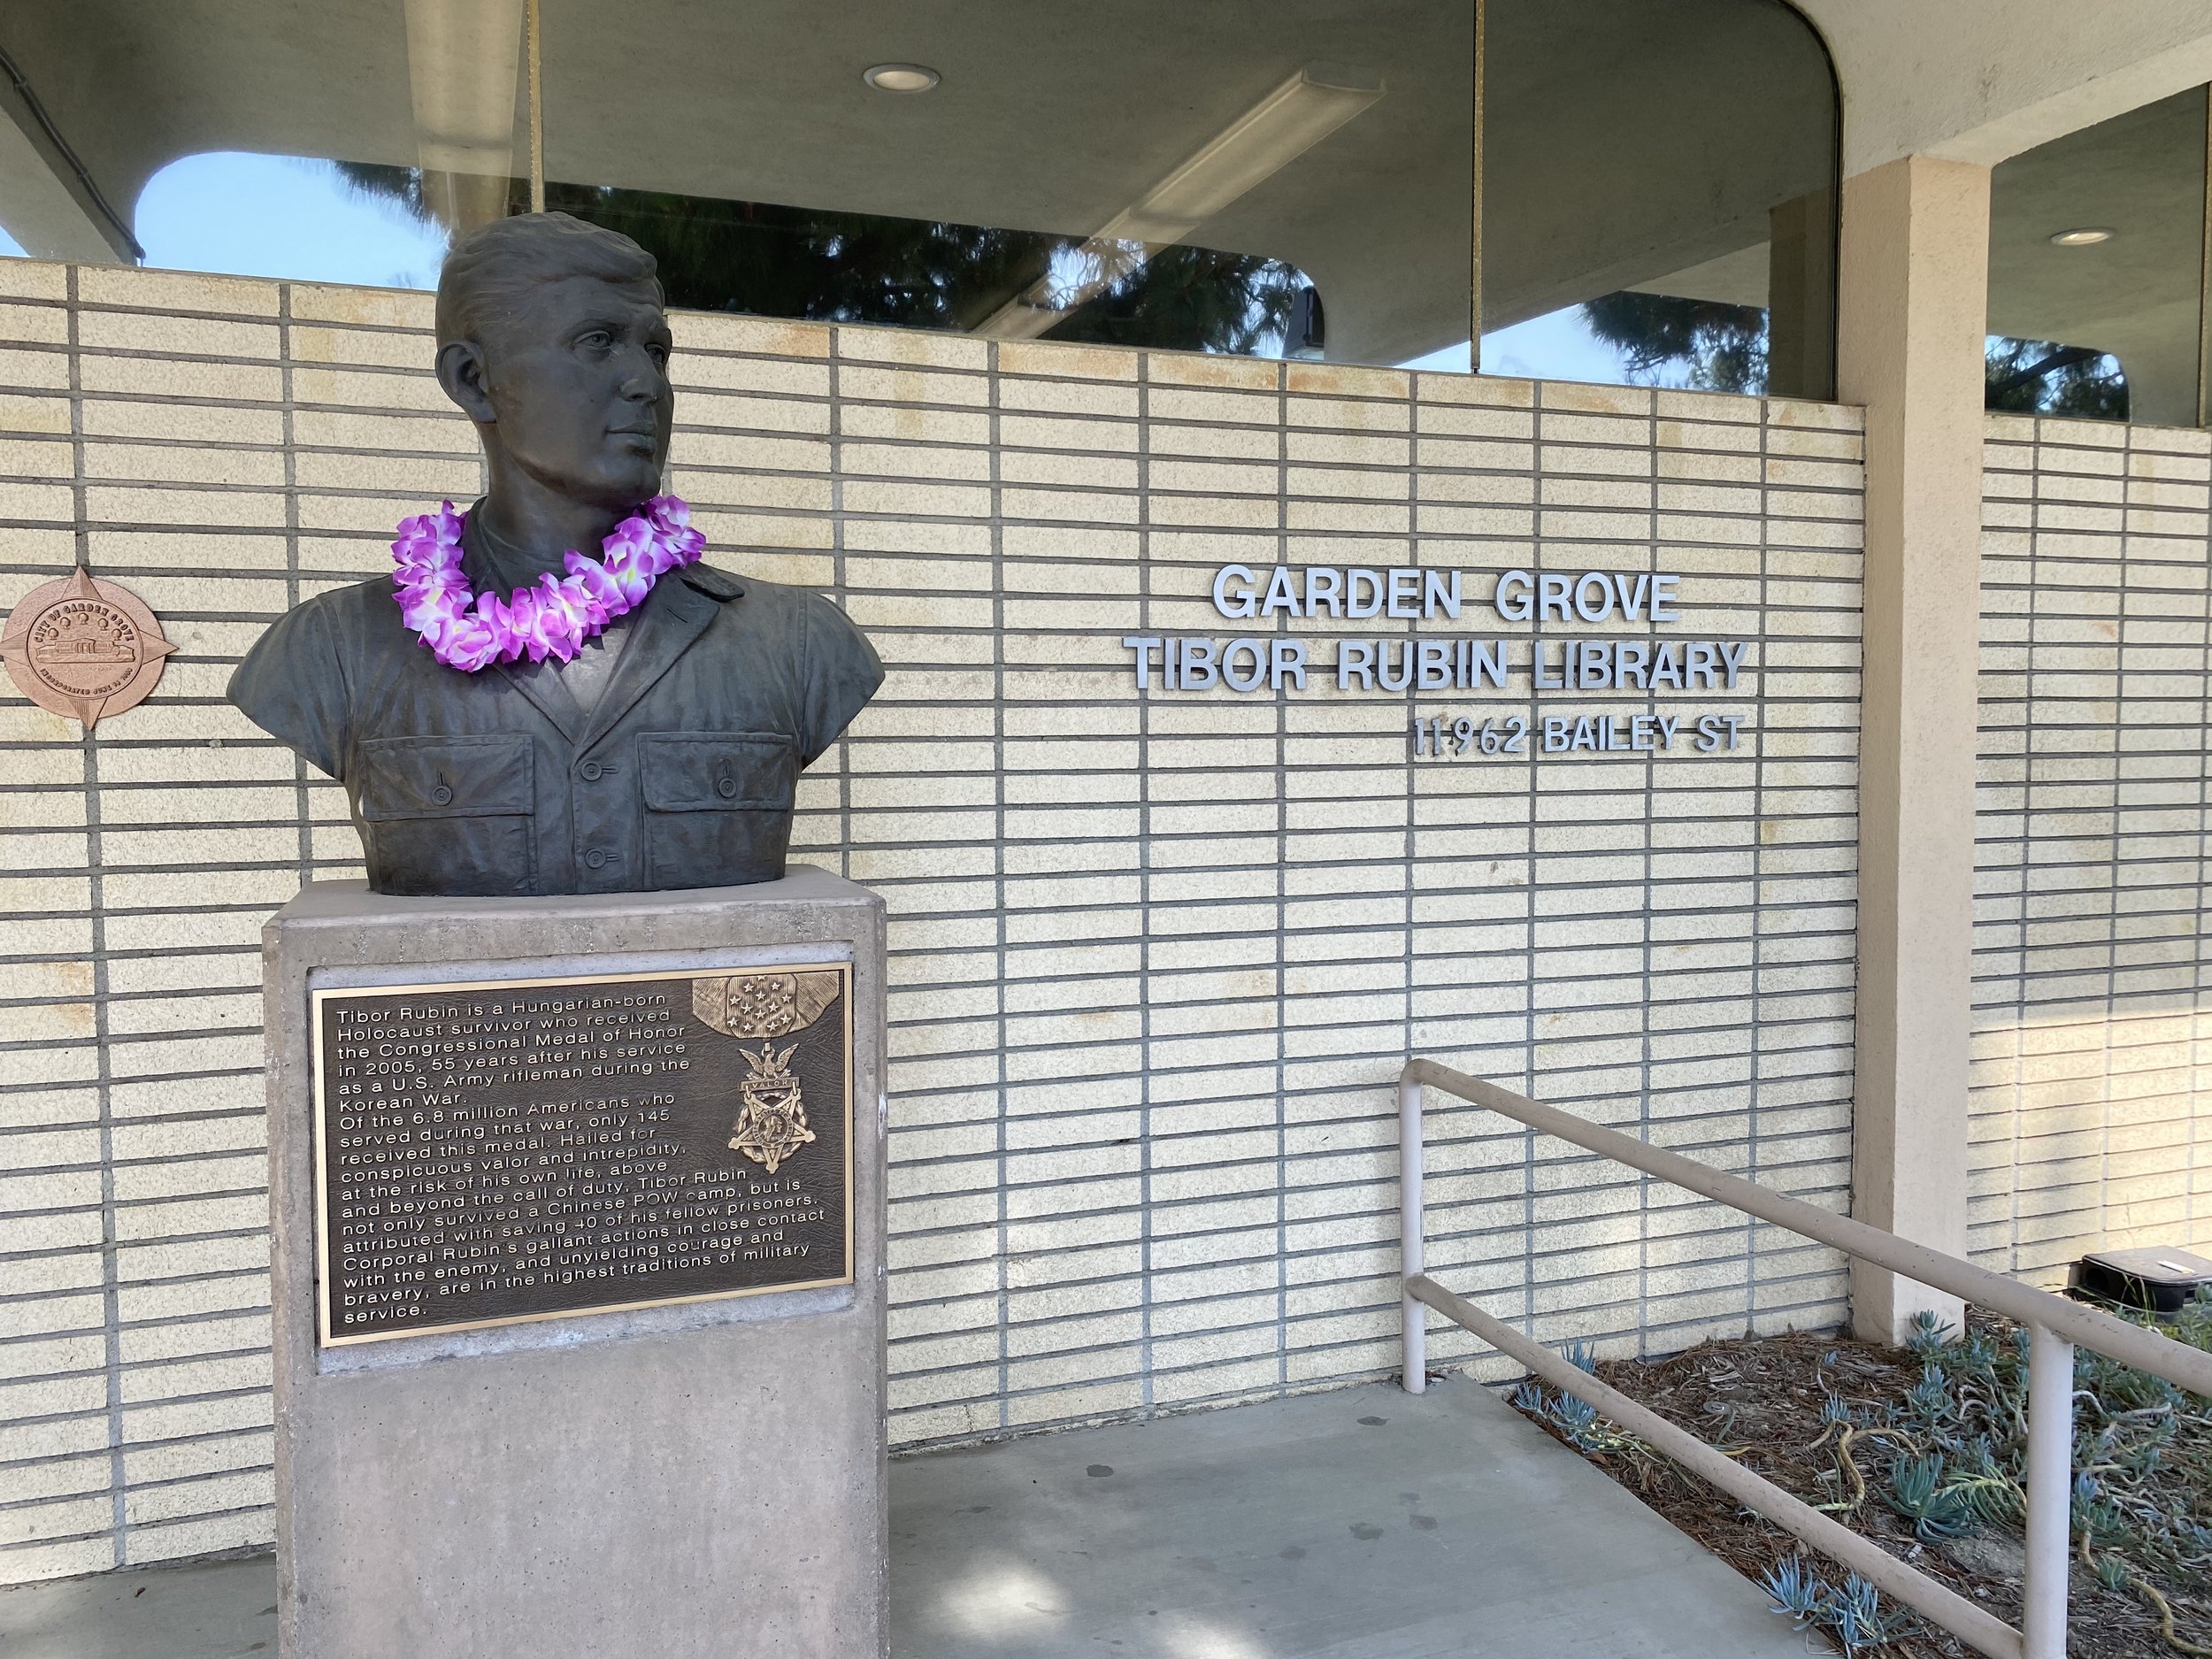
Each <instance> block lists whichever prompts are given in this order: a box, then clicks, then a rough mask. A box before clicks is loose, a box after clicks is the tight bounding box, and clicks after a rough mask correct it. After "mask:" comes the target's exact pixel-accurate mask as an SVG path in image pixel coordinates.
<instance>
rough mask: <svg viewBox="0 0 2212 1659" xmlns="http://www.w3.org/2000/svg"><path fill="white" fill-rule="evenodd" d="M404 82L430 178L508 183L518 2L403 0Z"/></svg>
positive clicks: (519, 27) (518, 56)
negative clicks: (481, 177) (478, 177)
mask: <svg viewBox="0 0 2212 1659" xmlns="http://www.w3.org/2000/svg"><path fill="white" fill-rule="evenodd" d="M405 15H406V19H407V81H408V87H409V89H410V91H411V93H412V94H413V96H414V105H415V141H416V144H417V146H418V153H419V157H420V161H421V165H422V167H423V169H424V170H425V171H426V172H429V173H476V174H485V175H489V176H492V177H495V178H497V179H498V180H500V191H501V194H502V195H504V194H505V191H506V179H507V175H508V173H509V172H510V171H511V168H512V166H513V162H514V129H515V104H516V101H517V97H518V81H517V74H518V71H519V68H520V65H521V57H522V0H407V3H406V13H405Z"/></svg>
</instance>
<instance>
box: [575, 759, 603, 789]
mask: <svg viewBox="0 0 2212 1659" xmlns="http://www.w3.org/2000/svg"><path fill="white" fill-rule="evenodd" d="M576 770H577V771H578V772H581V773H582V774H583V776H584V781H585V782H586V783H597V782H598V781H599V772H600V766H599V763H598V762H597V761H595V760H588V761H586V762H585V763H584V764H582V765H580V766H579V767H578V768H577V769H576Z"/></svg>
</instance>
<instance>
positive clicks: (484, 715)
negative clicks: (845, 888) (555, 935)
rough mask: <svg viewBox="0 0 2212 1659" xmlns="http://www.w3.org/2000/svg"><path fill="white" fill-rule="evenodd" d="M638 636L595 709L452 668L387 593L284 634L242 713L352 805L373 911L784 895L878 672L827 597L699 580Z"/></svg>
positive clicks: (681, 583) (535, 675)
mask: <svg viewBox="0 0 2212 1659" xmlns="http://www.w3.org/2000/svg"><path fill="white" fill-rule="evenodd" d="M624 626H625V627H626V631H627V636H626V639H625V640H624V641H623V642H622V648H621V651H620V654H619V655H618V657H617V658H616V660H615V663H614V667H613V672H612V677H611V679H610V680H608V681H607V682H606V685H605V688H604V690H603V692H602V693H601V695H599V697H598V699H597V701H596V702H595V703H594V704H593V705H592V706H591V707H590V708H589V710H585V709H584V708H583V707H581V706H580V704H579V703H578V702H577V700H576V699H575V698H574V697H573V696H572V695H569V693H568V692H567V691H566V690H565V688H564V687H561V686H560V685H559V684H558V683H557V680H555V679H554V675H553V671H552V668H551V665H550V664H546V665H541V666H538V667H535V668H534V667H533V666H532V665H530V664H514V665H511V666H509V665H497V664H495V665H494V666H492V667H489V668H486V669H483V670H480V672H476V673H473V674H465V673H462V672H459V671H457V670H456V669H451V668H448V667H446V666H445V665H444V664H442V663H440V662H439V661H438V660H437V659H436V658H435V657H433V656H432V655H431V654H430V652H429V651H428V649H426V648H425V647H424V646H423V644H422V642H421V641H419V640H418V639H417V638H416V637H415V635H414V634H412V633H411V632H410V631H409V630H408V628H407V627H406V626H405V625H404V624H403V622H402V621H401V619H400V613H399V607H398V605H397V604H396V603H394V601H393V597H392V584H391V582H390V580H388V579H387V578H381V577H380V578H378V579H377V580H373V581H366V582H362V583H360V584H359V585H357V586H356V587H351V588H341V589H338V590H337V591H335V592H333V593H327V594H324V595H319V597H317V598H314V599H311V600H309V601H308V602H307V603H305V604H303V605H301V606H300V607H299V608H298V609H296V610H295V611H291V612H290V613H289V614H288V615H287V616H285V617H284V618H282V619H281V620H280V621H279V622H278V623H277V624H276V626H273V627H272V628H271V629H270V630H269V631H268V632H267V633H266V634H264V635H263V636H262V638H261V639H260V641H258V642H257V644H256V645H255V646H254V648H253V649H252V650H251V651H250V652H248V653H247V656H246V659H245V661H244V662H242V664H239V667H238V671H237V672H236V673H235V674H234V675H233V676H232V679H231V682H230V700H231V701H232V702H233V703H235V704H236V705H237V706H238V707H239V708H240V709H241V710H243V711H244V712H245V713H246V715H247V716H248V717H249V718H251V719H252V720H253V722H254V723H255V724H256V725H257V726H260V727H261V728H262V729H263V730H265V731H266V732H268V733H271V734H272V735H273V736H275V737H278V738H281V739H282V740H283V741H285V742H287V743H288V744H290V745H291V746H292V747H293V748H294V749H297V750H298V751H299V752H300V753H301V754H302V755H303V756H304V757H306V758H307V759H308V760H309V761H311V762H312V763H313V764H315V765H317V766H319V767H320V768H321V769H322V770H323V771H325V772H328V773H330V774H331V775H332V776H333V777H334V778H336V779H337V780H339V782H341V783H342V784H343V785H344V786H345V789H346V796H347V799H348V800H349V802H350V803H352V808H353V821H354V824H355V826H356V827H357V828H358V829H359V830H360V832H361V843H362V846H363V848H364V849H365V852H366V855H367V859H368V870H369V886H370V887H371V888H372V889H373V890H374V891H376V892H378V893H394V894H447V895H497V894H563V893H626V892H634V891H641V890H647V889H653V888H663V887H724V886H736V885H739V884H742V883H747V882H754V881H772V880H774V879H777V878H778V877H780V876H781V875H782V874H783V869H784V855H785V851H786V849H787V848H788V846H789V844H790V840H791V811H792V804H793V797H794V794H795V788H796V784H797V780H798V775H799V772H800V771H801V770H802V769H803V768H804V767H805V766H807V765H809V764H811V763H812V762H813V761H814V759H815V758H816V757H818V756H819V755H821V754H822V753H823V752H824V751H825V750H826V749H828V748H829V746H830V744H831V743H832V742H833V741H835V740H836V737H837V734H838V733H840V732H841V731H843V730H844V729H845V726H846V724H847V723H848V722H849V721H850V720H851V718H853V716H854V715H856V714H857V713H858V712H859V711H860V709H861V705H862V704H864V703H866V702H867V701H868V699H869V697H870V696H871V695H873V693H874V692H875V689H876V687H878V686H879V685H880V684H881V683H882V680H883V666H882V664H880V663H879V662H878V660H877V658H876V654H875V652H874V651H873V650H872V649H871V648H870V646H869V644H868V641H866V639H865V638H864V637H863V636H862V634H860V631H859V630H858V629H857V628H856V627H854V626H853V625H852V624H851V623H850V622H849V621H848V620H847V619H846V617H845V614H844V612H842V611H840V610H838V608H837V607H836V606H835V605H833V604H832V603H830V602H829V601H828V600H826V599H825V598H823V597H821V596H820V595H817V594H812V593H809V592H807V591H805V590H804V589H802V588H786V587H782V586H780V585H779V584H777V583H774V582H764V581H756V580H752V579H751V578H749V577H748V578H746V579H744V580H740V579H738V578H737V577H734V576H731V575H728V574H727V573H726V572H721V571H718V570H714V569H711V568H710V567H708V566H706V565H692V566H690V567H689V568H688V569H686V570H683V571H680V572H671V573H670V574H668V575H666V576H664V577H663V578H662V579H661V580H660V581H659V582H658V583H657V584H656V586H655V587H654V588H653V591H652V592H651V593H650V594H649V595H648V596H647V598H646V600H645V603H643V604H642V605H641V606H640V607H639V608H638V609H637V610H636V611H633V612H632V613H631V615H630V617H629V618H627V619H626V623H625V624H624Z"/></svg>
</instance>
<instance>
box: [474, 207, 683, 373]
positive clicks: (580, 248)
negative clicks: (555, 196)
mask: <svg viewBox="0 0 2212 1659" xmlns="http://www.w3.org/2000/svg"><path fill="white" fill-rule="evenodd" d="M657 269H658V265H657V262H656V261H655V260H654V258H653V256H652V255H651V254H649V253H648V252H646V251H645V250H644V249H642V248H641V247H639V246H638V245H637V243H635V242H632V241H631V240H630V239H629V238H628V237H627V236H625V235H624V234H622V233H621V232H619V231H613V230H608V229H606V228H604V227H602V226H598V225H588V224H586V223H585V222H584V221H583V220H582V219H576V218H573V217H572V216H571V215H569V214H566V213H518V214H515V215H513V216H511V217H510V218H507V219H493V220H492V221H491V222H490V223H489V224H487V225H479V226H478V227H476V228H475V229H474V230H472V231H470V232H468V233H467V234H465V235H464V236H462V237H461V239H460V240H459V241H457V242H455V243H454V244H453V249H452V251H451V252H449V253H448V254H447V255H446V257H445V264H444V265H442V266H441V267H440V269H439V272H438V312H437V329H438V343H439V344H440V345H441V346H442V345H444V344H446V343H447V342H449V341H454V340H474V341H477V342H482V340H483V338H484V335H485V334H486V332H487V331H488V327H489V326H495V325H496V324H497V323H498V322H500V321H501V320H502V319H503V317H504V316H506V315H508V314H511V312H512V311H514V310H515V309H516V308H517V306H518V303H519V302H520V301H521V300H522V297H523V296H525V295H526V293H527V292H528V291H529V290H530V289H531V288H535V287H536V286H537V285H538V284H540V283H541V282H557V281H559V280H561V279H562V278H563V277H572V276H592V277H598V278H599V279H601V280H603V281H607V282H650V283H652V284H653V285H654V287H655V288H658V287H659V286H660V281H659V279H658V278H657V276H656V275H655V274H654V273H655V272H656V271H657Z"/></svg>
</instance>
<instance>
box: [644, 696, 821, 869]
mask: <svg viewBox="0 0 2212 1659" xmlns="http://www.w3.org/2000/svg"><path fill="white" fill-rule="evenodd" d="M638 771H639V772H640V774H641V780H642V782H643V785H644V792H645V848H646V878H647V879H648V880H649V881H650V882H651V884H652V885H653V886H654V887H741V886H743V885H745V884H747V883H749V882H754V881H773V880H775V879H777V878H778V877H780V876H781V875H782V874H783V859H784V853H785V851H786V850H787V849H788V848H789V846H790V844H791V805H792V799H793V795H794V792H795V789H796V787H797V783H798V776H799V752H798V749H797V748H796V747H795V745H794V744H793V742H792V741H791V740H790V739H789V738H787V737H785V736H783V735H782V734H781V733H775V732H713V733H707V732H696V733H695V732H649V733H646V734H645V735H644V736H642V737H641V738H639V739H638Z"/></svg>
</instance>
